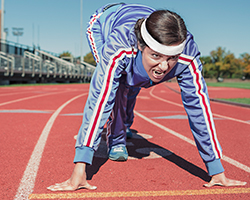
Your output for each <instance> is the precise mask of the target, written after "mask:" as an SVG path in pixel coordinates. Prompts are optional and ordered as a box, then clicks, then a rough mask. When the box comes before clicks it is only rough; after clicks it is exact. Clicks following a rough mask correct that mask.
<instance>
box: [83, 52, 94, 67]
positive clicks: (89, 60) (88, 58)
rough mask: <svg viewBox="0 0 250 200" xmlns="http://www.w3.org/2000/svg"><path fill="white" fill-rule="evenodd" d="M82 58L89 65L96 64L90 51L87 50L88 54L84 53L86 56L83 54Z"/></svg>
mask: <svg viewBox="0 0 250 200" xmlns="http://www.w3.org/2000/svg"><path fill="white" fill-rule="evenodd" d="M83 60H84V61H85V62H87V63H89V64H91V65H94V66H96V62H95V59H94V57H93V55H92V53H91V52H89V53H88V54H86V56H84V58H83Z"/></svg>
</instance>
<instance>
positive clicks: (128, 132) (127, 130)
mask: <svg viewBox="0 0 250 200" xmlns="http://www.w3.org/2000/svg"><path fill="white" fill-rule="evenodd" d="M126 134H127V139H131V138H132V137H133V134H132V132H131V130H130V128H127V129H126Z"/></svg>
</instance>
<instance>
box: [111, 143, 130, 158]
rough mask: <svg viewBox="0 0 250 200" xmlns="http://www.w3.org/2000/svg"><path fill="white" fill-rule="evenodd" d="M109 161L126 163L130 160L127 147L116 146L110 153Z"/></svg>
mask: <svg viewBox="0 0 250 200" xmlns="http://www.w3.org/2000/svg"><path fill="white" fill-rule="evenodd" d="M109 159H110V160H113V161H126V160H127V159H128V151H127V148H126V147H125V146H118V147H117V146H114V147H112V148H111V150H110V152H109Z"/></svg>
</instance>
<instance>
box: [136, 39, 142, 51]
mask: <svg viewBox="0 0 250 200" xmlns="http://www.w3.org/2000/svg"><path fill="white" fill-rule="evenodd" d="M137 46H138V49H139V50H140V51H141V52H142V51H143V49H142V48H141V45H140V42H139V41H138V42H137Z"/></svg>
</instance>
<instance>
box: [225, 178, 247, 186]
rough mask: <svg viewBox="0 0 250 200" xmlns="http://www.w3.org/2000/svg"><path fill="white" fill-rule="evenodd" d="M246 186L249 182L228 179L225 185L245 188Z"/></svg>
mask: <svg viewBox="0 0 250 200" xmlns="http://www.w3.org/2000/svg"><path fill="white" fill-rule="evenodd" d="M246 184H247V182H243V181H237V180H231V179H227V183H226V184H225V186H244V185H246Z"/></svg>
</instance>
